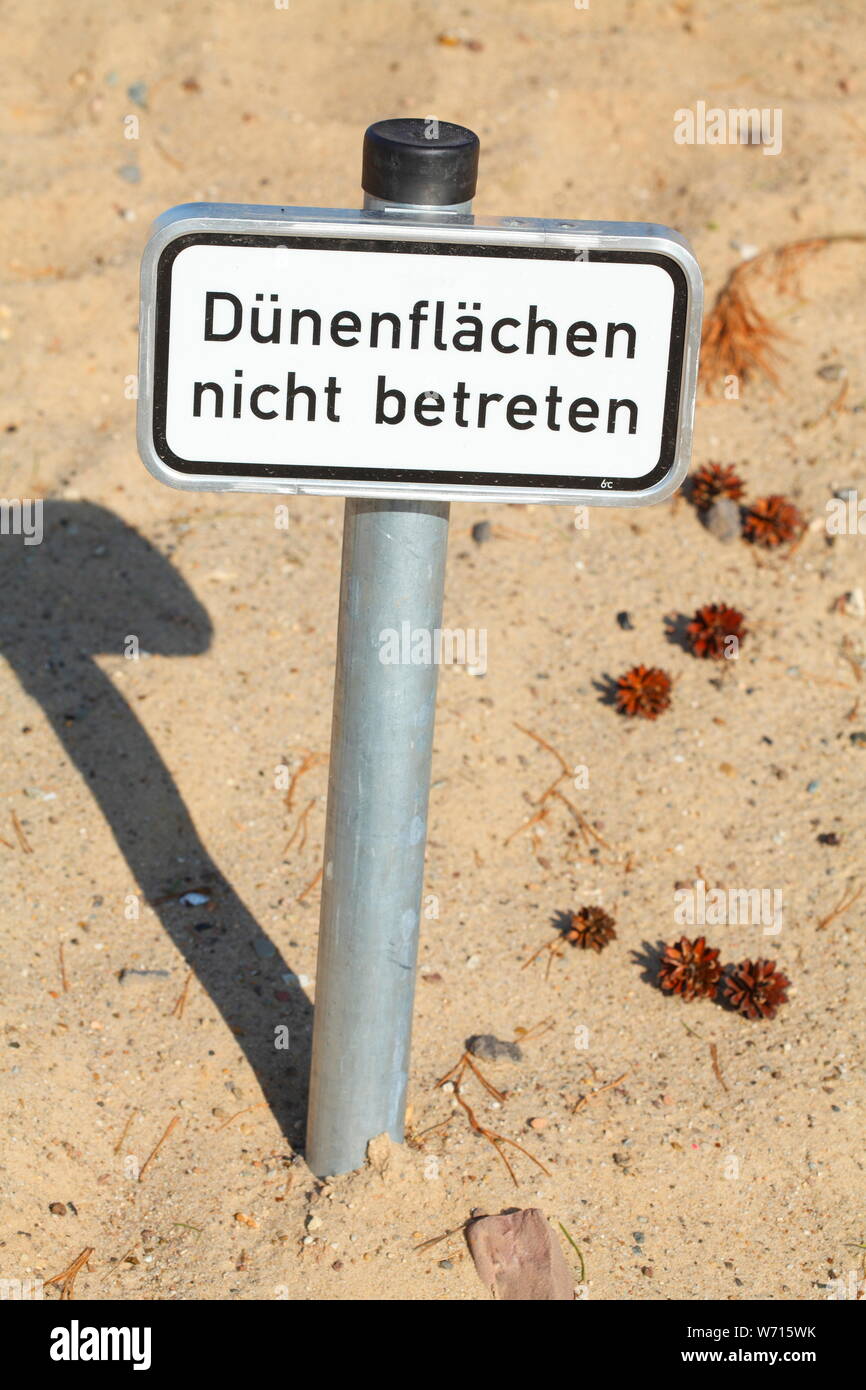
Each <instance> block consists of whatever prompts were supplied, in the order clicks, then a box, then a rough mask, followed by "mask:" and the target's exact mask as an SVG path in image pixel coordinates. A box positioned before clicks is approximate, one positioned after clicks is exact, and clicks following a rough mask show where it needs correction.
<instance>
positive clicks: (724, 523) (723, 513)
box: [701, 497, 742, 545]
mask: <svg viewBox="0 0 866 1390" xmlns="http://www.w3.org/2000/svg"><path fill="white" fill-rule="evenodd" d="M701 520H702V521H703V523H704V526H705V527H706V529H707V530H708V531H709V533H710V535H711V536H715V538H716V540H717V541H721V542H722V543H723V544H724V545H727V544H728V543H729V542H730V541H733V540H736V539H737V537H738V536H739V535H740V532H741V530H742V525H741V522H740V508H739V506H738V504H737V503H736V502H734V501H733V499H732V498H730V497H718V498H717V499H716V501H715V502H713V503H712V505H711V506H709V507H708V508H707V510H706V511H705V512H704V513H703V515H702V517H701Z"/></svg>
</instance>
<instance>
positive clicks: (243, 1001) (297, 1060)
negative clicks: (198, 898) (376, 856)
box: [0, 501, 313, 1148]
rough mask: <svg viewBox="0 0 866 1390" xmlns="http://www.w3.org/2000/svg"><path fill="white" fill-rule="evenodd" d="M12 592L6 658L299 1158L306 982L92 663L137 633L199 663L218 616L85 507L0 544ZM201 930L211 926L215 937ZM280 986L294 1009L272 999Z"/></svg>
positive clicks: (64, 511) (0, 633) (46, 510)
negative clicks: (39, 533) (191, 898)
mask: <svg viewBox="0 0 866 1390" xmlns="http://www.w3.org/2000/svg"><path fill="white" fill-rule="evenodd" d="M0 585H2V590H0V591H2V593H3V609H2V612H0V652H2V654H3V656H5V658H6V660H7V661H8V662H9V663H10V665H11V666H12V668H13V669H14V671H15V673H16V675H17V677H18V679H19V681H20V683H21V685H22V686H23V688H24V689H25V690H26V691H27V693H28V694H29V695H31V696H32V698H33V699H34V700H36V701H37V702H38V703H39V705H40V706H41V707H42V709H43V711H44V713H45V716H46V718H47V720H48V721H49V723H50V725H51V727H52V729H53V730H54V733H55V734H56V735H57V738H58V739H59V741H60V743H61V744H62V746H63V748H64V750H65V752H66V754H67V756H68V757H69V759H70V761H71V762H72V763H73V765H74V766H75V767H76V768H77V770H78V772H79V773H80V775H81V777H82V779H83V780H84V782H85V783H86V785H87V786H88V787H89V789H90V791H91V792H92V794H93V796H94V798H95V800H96V802H97V803H98V805H99V807H100V810H101V811H102V814H103V815H104V816H105V819H106V821H107V822H108V825H109V827H110V829H111V831H112V834H113V835H114V838H115V840H116V842H117V845H118V847H119V849H120V851H121V853H122V854H123V856H124V858H125V859H126V862H127V864H128V865H129V868H130V870H131V872H132V874H133V876H134V878H135V880H136V882H137V884H138V886H139V888H140V890H141V894H142V896H143V898H145V899H146V900H147V902H148V903H149V904H150V905H151V906H152V907H153V908H154V910H155V911H156V912H157V914H158V916H159V918H160V920H161V922H162V925H163V927H164V929H165V931H166V932H167V934H168V936H169V937H170V939H171V941H172V942H173V943H174V945H175V946H176V947H177V949H178V951H179V952H180V954H181V955H182V957H183V958H184V960H185V961H186V963H187V965H188V967H189V968H190V969H191V970H192V971H193V972H194V975H195V977H196V978H197V979H198V981H199V983H200V984H201V985H202V987H203V988H204V989H205V990H206V992H207V993H208V994H209V996H210V998H211V999H212V1001H213V1002H214V1004H215V1005H216V1007H217V1008H218V1009H219V1011H220V1013H221V1014H222V1017H223V1018H224V1020H225V1022H226V1024H227V1025H228V1027H229V1028H230V1029H231V1031H232V1034H233V1035H234V1037H235V1038H236V1040H237V1044H238V1046H239V1047H240V1048H241V1050H242V1052H243V1053H244V1055H245V1056H246V1058H247V1061H248V1062H249V1064H250V1066H251V1067H252V1069H253V1071H254V1073H255V1075H256V1077H257V1079H258V1082H259V1084H260V1086H261V1088H262V1092H263V1094H264V1097H265V1100H266V1101H267V1104H268V1105H269V1107H270V1109H271V1111H272V1112H273V1114H274V1116H275V1118H276V1119H277V1121H278V1123H279V1125H280V1127H281V1129H282V1131H283V1133H284V1134H285V1135H286V1137H287V1139H288V1140H289V1142H290V1143H291V1145H292V1147H293V1148H298V1147H299V1144H300V1136H301V1135H302V1134H303V1129H302V1126H303V1122H304V1119H305V1115H306V1107H307V1086H308V1079H309V1066H310V1041H311V1034H312V1016H313V1010H312V1006H311V1004H310V1002H309V1000H308V999H307V997H306V995H305V994H304V992H303V990H301V988H300V987H299V986H298V985H297V983H293V984H291V985H288V986H287V985H286V983H285V982H284V981H283V979H282V975H283V974H284V973H288V972H289V971H290V966H289V965H288V964H287V963H286V962H285V960H284V959H283V958H282V956H281V955H280V953H279V951H278V950H277V949H276V948H275V946H274V944H273V943H272V942H271V941H270V940H269V938H268V937H267V936H266V934H265V932H264V931H263V930H262V928H261V927H260V926H259V925H258V923H257V922H256V920H255V918H254V917H253V916H252V914H251V912H250V911H249V909H248V908H247V907H246V905H245V904H244V902H243V901H242V900H241V898H240V897H239V896H238V894H237V893H236V892H235V891H234V889H233V888H232V887H231V885H230V884H229V883H228V882H227V880H226V879H225V878H224V877H223V875H222V874H221V873H220V871H219V869H218V867H217V865H216V864H215V863H214V861H213V859H212V858H211V856H210V855H209V854H208V851H207V849H206V848H205V846H204V845H203V844H202V841H201V839H200V838H199V835H198V833H197V831H196V828H195V826H194V824H193V821H192V818H191V817H190V814H189V812H188V811H187V808H186V806H185V805H184V803H183V800H182V799H181V796H180V794H179V792H178V789H177V787H176V786H175V784H174V781H173V779H172V776H171V773H170V772H169V770H168V768H167V767H166V765H165V763H164V761H163V759H162V757H161V756H160V753H159V751H158V749H157V748H156V746H155V744H154V743H153V741H152V739H151V737H150V735H149V734H148V733H147V732H146V730H145V729H144V728H143V727H142V725H141V724H140V723H139V722H138V720H137V719H136V717H135V714H134V713H133V711H132V710H131V709H130V707H129V705H128V704H127V703H126V701H125V699H124V698H123V696H122V695H121V694H120V692H119V691H118V689H117V688H116V687H115V685H114V683H113V682H112V681H111V680H110V679H109V678H108V677H107V676H106V675H105V674H104V673H103V672H102V671H101V670H100V669H99V667H98V666H97V664H96V662H95V661H94V660H93V659H92V658H93V656H94V655H96V654H98V653H112V654H114V655H117V654H118V653H120V652H122V651H123V650H124V639H125V638H126V637H127V636H128V635H130V634H135V635H136V636H137V637H138V640H139V643H140V647H141V650H142V651H146V652H152V653H154V654H157V653H158V654H160V655H162V656H177V657H181V656H195V655H200V654H201V653H202V652H205V651H206V650H207V649H208V647H209V645H210V642H211V637H212V633H213V629H212V626H211V622H210V619H209V617H208V614H207V612H206V610H205V609H204V607H203V606H202V605H201V603H200V602H199V601H198V599H197V598H196V596H195V594H194V593H193V592H192V590H191V589H190V588H189V587H188V586H187V584H186V582H185V581H184V580H183V579H182V578H181V576H180V575H179V573H178V572H177V570H175V569H174V567H173V566H172V565H171V564H170V563H169V561H168V560H167V559H166V558H165V557H164V556H162V555H161V554H160V553H159V552H158V551H157V550H155V549H154V548H153V546H152V545H150V544H149V542H148V541H146V540H145V539H144V538H143V537H142V536H140V535H138V533H137V532H136V531H134V530H132V529H131V528H130V527H128V526H127V525H126V524H125V523H124V522H123V521H121V520H120V518H119V517H117V516H115V515H114V514H113V513H112V512H110V511H108V510H106V509H105V508H103V507H100V506H96V505H94V504H92V503H89V502H60V501H46V502H45V503H44V505H43V540H42V543H41V544H39V545H27V544H25V542H24V539H23V537H20V536H0ZM179 678H180V673H178V677H177V678H176V679H179ZM179 861H182V862H179ZM191 889H201V890H202V891H204V892H206V893H207V894H208V897H209V899H211V901H210V903H209V905H208V907H207V908H204V907H200V908H198V909H193V908H191V907H188V906H185V905H183V904H181V903H180V902H179V900H178V899H179V895H180V894H181V893H183V892H184V891H187V890H191ZM121 910H122V906H121V905H120V904H118V911H121ZM203 918H207V920H208V923H209V924H211V925H209V927H208V929H206V930H205V929H202V928H203V921H202V919H203ZM251 965H253V966H255V967H256V969H257V970H258V975H257V976H256V977H255V978H253V977H252V976H251V974H250V969H249V967H250V966H251ZM277 988H279V989H280V991H281V992H282V993H286V994H288V996H289V999H288V1001H287V1002H282V1003H277V1002H275V1001H274V991H275V989H277ZM279 1024H285V1025H287V1026H288V1028H289V1035H290V1047H289V1050H288V1051H284V1050H278V1049H277V1048H276V1047H275V1038H274V1029H275V1027H276V1026H277V1025H279Z"/></svg>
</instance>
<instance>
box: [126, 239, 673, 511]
mask: <svg viewBox="0 0 866 1390" xmlns="http://www.w3.org/2000/svg"><path fill="white" fill-rule="evenodd" d="M202 242H206V243H207V244H208V245H211V246H287V247H291V248H297V249H299V250H304V249H307V250H316V251H374V252H375V251H381V252H384V251H388V252H394V251H397V252H400V253H403V254H405V255H415V256H418V255H421V256H424V255H440V256H441V255H448V256H504V257H511V258H515V259H519V260H556V261H574V260H576V259H577V257H578V256H583V257H584V258H585V259H589V260H590V261H616V262H626V263H629V264H633V265H657V266H660V267H661V268H662V270H666V271H667V272H668V274H669V275H670V277H671V280H672V281H673V285H674V305H673V321H672V327H671V342H670V351H669V354H668V370H667V393H666V397H665V409H664V417H663V421H662V447H661V455H660V458H659V461H658V463H657V464H656V465H655V467H654V468H653V469H652V470H651V471H650V472H649V473H646V474H644V476H643V477H641V478H614V479H613V480H612V481H613V488H611V489H610V490H611V491H613V490H616V491H618V492H644V491H648V490H649V489H650V488H652V487H654V486H655V485H656V484H657V483H660V482H661V481H662V479H663V478H665V477H667V475H668V474H669V473H670V472H671V470H672V469H673V467H674V465H675V463H676V452H677V426H678V421H679V405H680V393H681V389H682V370H683V359H684V356H685V343H686V325H687V322H688V303H689V292H688V284H687V281H686V276H685V272H684V270H683V268H682V266H681V265H679V264H678V262H676V261H674V260H672V259H671V258H670V257H668V256H663V255H660V254H659V253H658V252H653V251H625V250H623V251H592V250H590V251H583V252H581V251H580V250H579V249H578V248H571V247H554V246H544V247H542V246H498V245H495V246H490V245H487V246H483V245H475V244H472V243H463V242H441V241H401V240H399V239H397V238H393V239H391V238H389V239H387V240H378V239H375V240H374V239H365V238H356V237H345V236H339V235H335V236H333V237H330V236H328V237H321V236H316V237H306V236H286V235H280V233H278V232H275V233H273V234H270V233H259V232H190V233H188V234H187V235H185V236H180V237H177V238H175V240H174V241H171V242H169V244H168V246H166V248H165V250H164V251H163V252H162V254H161V255H160V258H159V261H158V263H157V268H156V326H155V334H154V381H153V414H152V436H153V446H154V449H155V451H156V453H157V455H158V457H159V458H160V459H161V460H162V462H163V463H164V464H166V465H167V466H168V467H169V468H172V469H174V470H175V471H176V472H178V473H183V474H186V475H187V476H188V477H205V476H207V475H211V474H212V475H216V476H219V477H225V478H259V479H261V480H262V481H267V479H269V478H298V479H303V478H314V479H317V480H320V481H322V482H325V481H329V480H333V481H335V482H342V481H345V482H350V481H351V482H370V483H390V482H398V483H399V482H402V483H443V484H446V485H450V486H452V487H454V486H472V487H491V488H492V487H516V488H559V489H562V490H572V489H575V490H577V489H580V490H582V491H595V492H598V491H601V482H602V479H601V478H595V477H585V476H580V475H575V476H574V477H572V478H563V477H561V476H560V475H559V474H556V475H549V474H531V475H530V474H526V473H453V472H450V471H448V472H443V471H442V470H441V469H436V470H430V469H421V468H357V467H353V468H336V467H331V468H328V467H324V466H316V467H310V466H308V465H305V464H257V463H206V462H198V461H193V460H191V459H182V458H179V457H178V456H177V454H175V453H173V451H172V450H171V449H170V448H169V446H168V441H167V439H166V404H167V393H168V352H169V335H170V315H171V274H172V267H173V265H174V262H175V260H176V258H177V257H178V256H179V255H180V253H181V251H184V250H186V248H187V247H188V246H195V245H197V244H199V243H202ZM605 481H609V480H607V479H606V480H605ZM607 490H608V489H607V488H606V489H605V491H607Z"/></svg>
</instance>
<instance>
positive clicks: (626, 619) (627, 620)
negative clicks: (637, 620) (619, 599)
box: [616, 610, 634, 632]
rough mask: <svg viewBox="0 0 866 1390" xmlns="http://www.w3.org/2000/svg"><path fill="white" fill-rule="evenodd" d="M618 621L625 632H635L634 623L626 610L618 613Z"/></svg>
mask: <svg viewBox="0 0 866 1390" xmlns="http://www.w3.org/2000/svg"><path fill="white" fill-rule="evenodd" d="M616 620H617V622H618V623H619V625H620V627H621V628H622V630H623V632H634V623H633V622H632V620H631V614H630V613H626V612H625V610H623V611H622V613H617V615H616Z"/></svg>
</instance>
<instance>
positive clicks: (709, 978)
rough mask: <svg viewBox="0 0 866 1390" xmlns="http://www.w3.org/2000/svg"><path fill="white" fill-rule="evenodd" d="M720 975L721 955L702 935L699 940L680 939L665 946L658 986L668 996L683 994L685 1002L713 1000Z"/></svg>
mask: <svg viewBox="0 0 866 1390" xmlns="http://www.w3.org/2000/svg"><path fill="white" fill-rule="evenodd" d="M721 976H722V967H721V966H720V965H719V953H718V951H714V950H710V949H709V948H708V947H707V943H706V939H705V938H704V937H703V936H699V937H698V938H697V940H696V941H689V938H688V937H687V936H681V937H680V939H679V941H677V942H674V944H673V945H672V946H665V953H664V956H663V957H662V961H661V964H660V965H659V985H660V986H661V988H662V989H664V990H667V991H668V993H670V994H681V995H682V997H683V999H685V1000H686V1001H688V1000H690V999H713V998H715V994H716V990H717V989H718V987H719V980H720V979H721Z"/></svg>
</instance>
